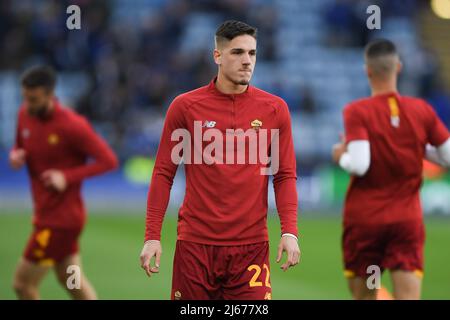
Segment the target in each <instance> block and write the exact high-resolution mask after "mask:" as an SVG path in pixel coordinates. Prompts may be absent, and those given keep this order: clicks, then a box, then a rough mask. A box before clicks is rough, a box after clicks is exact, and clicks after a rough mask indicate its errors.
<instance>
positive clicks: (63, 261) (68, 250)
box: [9, 66, 117, 299]
mask: <svg viewBox="0 0 450 320" xmlns="http://www.w3.org/2000/svg"><path fill="white" fill-rule="evenodd" d="M55 85H56V75H55V73H54V71H53V70H52V69H51V68H49V67H46V66H38V67H33V68H31V69H29V70H27V71H26V72H25V73H24V75H23V77H22V93H23V97H24V103H23V105H22V106H21V108H20V110H19V115H18V123H17V135H16V144H15V146H14V148H13V149H12V150H11V152H10V155H9V160H10V164H11V166H12V167H13V168H14V169H19V168H21V167H22V166H23V165H26V166H27V169H28V174H29V177H30V182H31V191H32V197H33V204H34V218H33V224H34V230H33V232H32V234H31V236H30V238H29V241H28V244H27V247H26V249H25V252H24V255H23V258H21V260H20V262H19V264H18V266H17V269H16V273H15V276H14V284H13V286H14V290H15V291H16V294H17V296H18V298H20V299H38V298H39V291H38V287H39V283H40V282H41V280H42V279H43V277H44V276H45V274H46V273H47V271H48V270H49V269H50V268H51V267H54V270H55V272H56V275H57V278H58V280H59V281H60V283H61V285H62V286H63V287H64V288H66V289H67V290H68V292H69V293H70V295H71V296H72V297H73V298H74V299H96V293H95V291H94V289H93V287H92V286H91V284H90V283H89V281H88V279H87V278H86V277H85V276H84V274H83V272H82V270H81V261H80V256H79V253H78V238H79V236H80V233H81V231H82V229H83V225H84V223H85V217H86V211H85V208H84V205H83V201H82V198H81V193H80V189H81V184H82V181H83V180H84V179H85V178H87V177H91V176H94V175H98V174H101V173H103V172H106V171H108V170H112V169H114V168H116V167H117V159H116V156H115V155H114V153H113V151H112V150H111V149H110V148H109V147H108V145H107V144H106V143H105V141H103V140H102V139H101V138H100V137H99V136H98V135H97V134H96V133H95V132H94V130H93V129H92V128H91V126H90V125H89V123H88V122H87V121H86V119H84V118H83V117H81V116H79V115H77V114H76V113H75V112H73V111H71V110H69V109H67V108H65V107H64V106H62V105H61V103H60V102H59V101H58V100H57V99H56V98H55V96H54V88H55ZM88 159H93V160H94V161H91V162H87V160H88ZM72 265H73V266H75V267H72V268H71V269H69V270H68V267H69V266H72ZM78 268H80V269H78ZM78 271H80V272H78ZM72 274H73V275H75V276H79V279H75V278H74V279H73V281H71V285H70V286H68V285H67V283H66V282H67V279H68V277H69V276H71V275H72ZM78 284H80V286H78Z"/></svg>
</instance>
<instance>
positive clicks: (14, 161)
mask: <svg viewBox="0 0 450 320" xmlns="http://www.w3.org/2000/svg"><path fill="white" fill-rule="evenodd" d="M25 156H26V152H25V150H24V149H13V150H11V152H10V153H9V164H10V166H11V168H13V169H15V170H18V169H20V168H22V166H23V165H24V164H25Z"/></svg>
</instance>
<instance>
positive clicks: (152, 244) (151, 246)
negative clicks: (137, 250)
mask: <svg viewBox="0 0 450 320" xmlns="http://www.w3.org/2000/svg"><path fill="white" fill-rule="evenodd" d="M161 254H162V249H161V242H160V241H158V240H149V241H147V242H145V244H144V247H143V248H142V251H141V256H140V259H141V267H142V269H144V270H145V273H146V274H147V276H149V277H151V276H152V274H153V273H158V272H159V263H160V261H161ZM153 257H155V265H154V266H153V267H151V266H150V260H151V259H152V258H153Z"/></svg>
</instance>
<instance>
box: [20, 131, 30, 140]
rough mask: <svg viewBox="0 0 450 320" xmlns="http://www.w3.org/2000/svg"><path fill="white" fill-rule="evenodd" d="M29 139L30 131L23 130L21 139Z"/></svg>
mask: <svg viewBox="0 0 450 320" xmlns="http://www.w3.org/2000/svg"><path fill="white" fill-rule="evenodd" d="M29 137H30V129H27V128H25V129H23V130H22V138H24V139H28V138H29Z"/></svg>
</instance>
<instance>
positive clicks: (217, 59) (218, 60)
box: [213, 48, 222, 66]
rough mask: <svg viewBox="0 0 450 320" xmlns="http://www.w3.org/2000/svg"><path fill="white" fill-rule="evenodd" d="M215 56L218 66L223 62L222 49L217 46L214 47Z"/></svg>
mask: <svg viewBox="0 0 450 320" xmlns="http://www.w3.org/2000/svg"><path fill="white" fill-rule="evenodd" d="M213 56H214V62H215V63H216V64H217V65H218V66H220V65H221V64H222V54H221V52H220V50H218V49H217V48H216V49H214V52H213Z"/></svg>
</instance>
